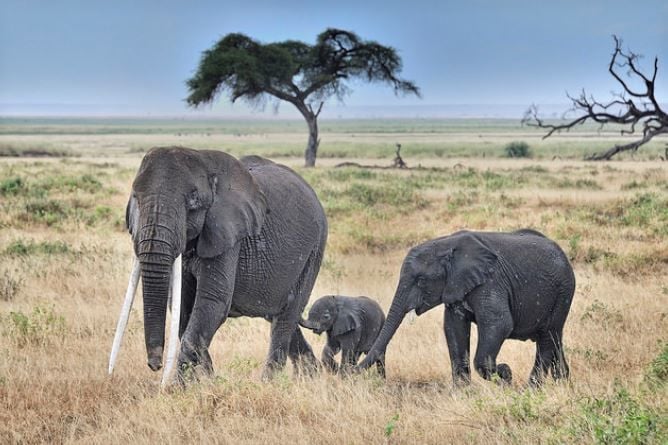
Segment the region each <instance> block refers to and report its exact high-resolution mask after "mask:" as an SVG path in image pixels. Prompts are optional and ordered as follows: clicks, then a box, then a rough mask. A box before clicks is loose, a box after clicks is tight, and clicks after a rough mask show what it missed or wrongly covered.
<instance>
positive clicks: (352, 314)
mask: <svg viewBox="0 0 668 445" xmlns="http://www.w3.org/2000/svg"><path fill="white" fill-rule="evenodd" d="M334 301H335V302H336V312H337V315H336V320H335V321H334V325H333V326H332V336H334V337H338V336H339V335H343V334H345V333H347V332H350V331H354V330H355V329H359V327H360V326H361V324H362V322H361V321H360V318H359V314H358V313H357V311H356V307H354V306H353V307H351V304H344V302H343V301H342V300H341V299H340V298H337V297H334Z"/></svg>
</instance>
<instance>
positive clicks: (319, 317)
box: [299, 295, 360, 337]
mask: <svg viewBox="0 0 668 445" xmlns="http://www.w3.org/2000/svg"><path fill="white" fill-rule="evenodd" d="M299 324H300V325H301V326H302V327H304V328H306V329H310V330H312V331H313V332H315V333H316V334H318V335H320V334H322V333H323V332H326V331H328V332H331V335H332V336H334V337H337V336H339V335H342V334H345V333H346V332H349V331H351V330H353V329H356V328H357V327H359V325H360V321H359V319H358V318H357V315H356V314H355V313H353V311H351V310H347V309H346V308H344V307H343V305H342V303H341V302H340V301H339V300H338V299H337V298H336V297H335V296H334V295H327V296H325V297H322V298H320V299H319V300H318V301H316V302H315V304H314V305H313V307H311V310H310V311H309V313H308V319H307V320H303V319H302V320H300V321H299Z"/></svg>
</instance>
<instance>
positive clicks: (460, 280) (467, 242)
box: [441, 233, 497, 304]
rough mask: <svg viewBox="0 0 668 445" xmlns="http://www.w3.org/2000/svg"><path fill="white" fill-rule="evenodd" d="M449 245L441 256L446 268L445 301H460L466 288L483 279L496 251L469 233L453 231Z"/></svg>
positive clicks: (446, 302) (487, 273)
mask: <svg viewBox="0 0 668 445" xmlns="http://www.w3.org/2000/svg"><path fill="white" fill-rule="evenodd" d="M449 245H450V248H449V249H448V250H447V251H446V252H445V253H444V254H443V255H442V256H441V262H442V264H443V266H444V267H445V269H446V278H445V280H446V283H445V287H444V289H443V297H442V299H443V302H444V303H445V304H452V303H457V302H460V301H464V298H465V297H466V295H467V294H468V293H469V292H471V291H472V290H473V289H475V288H476V287H478V286H480V285H481V284H483V283H484V282H485V281H487V278H488V277H489V275H490V274H491V273H492V272H493V271H494V266H495V265H496V262H497V256H496V254H495V253H494V252H492V251H491V250H490V249H489V248H488V247H487V246H485V245H484V244H483V243H482V242H481V241H480V240H479V239H478V238H477V237H476V236H474V235H473V234H471V233H463V234H461V235H457V236H456V238H455V240H454V243H453V242H450V243H449Z"/></svg>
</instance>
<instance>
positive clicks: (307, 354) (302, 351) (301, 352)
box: [288, 326, 318, 376]
mask: <svg viewBox="0 0 668 445" xmlns="http://www.w3.org/2000/svg"><path fill="white" fill-rule="evenodd" d="M288 356H289V357H290V360H291V361H292V364H293V365H294V368H295V372H296V373H297V374H304V375H309V376H310V375H313V373H314V372H315V371H316V369H317V366H318V361H317V360H316V358H315V354H313V349H311V345H309V344H308V342H307V341H306V339H305V338H304V334H302V331H301V330H300V329H299V326H297V327H296V329H295V332H294V333H293V334H292V337H291V338H290V347H289V349H288Z"/></svg>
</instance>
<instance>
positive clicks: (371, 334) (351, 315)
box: [299, 295, 385, 378]
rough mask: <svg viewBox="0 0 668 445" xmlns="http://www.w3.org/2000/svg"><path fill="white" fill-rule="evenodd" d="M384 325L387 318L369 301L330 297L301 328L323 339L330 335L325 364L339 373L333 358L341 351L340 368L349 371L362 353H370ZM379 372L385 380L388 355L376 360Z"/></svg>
mask: <svg viewBox="0 0 668 445" xmlns="http://www.w3.org/2000/svg"><path fill="white" fill-rule="evenodd" d="M383 323H385V314H384V313H383V310H382V309H381V308H380V306H379V305H378V303H376V302H375V301H374V300H372V299H371V298H368V297H344V296H339V295H327V296H324V297H322V298H320V299H319V300H318V301H316V302H315V304H314V305H313V307H312V308H311V310H310V311H309V314H308V320H303V319H302V320H300V322H299V324H300V325H301V326H303V327H305V328H306V329H311V330H312V331H313V332H315V333H316V334H318V335H320V334H322V333H323V332H327V345H325V348H324V349H323V350H322V362H323V364H324V365H325V366H326V367H327V368H328V369H330V370H331V371H333V372H336V371H337V365H336V362H335V361H334V356H335V355H336V354H337V353H338V352H339V350H341V368H342V370H349V369H350V368H352V366H354V365H356V364H357V361H358V360H359V357H360V355H361V354H362V353H365V354H366V353H367V352H369V350H370V349H371V346H372V345H373V343H374V341H376V337H378V333H379V332H380V330H381V328H382V327H383ZM374 362H375V364H376V368H377V369H378V373H379V374H380V375H381V377H383V378H385V354H380V355H378V357H376V359H375V361H374Z"/></svg>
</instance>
